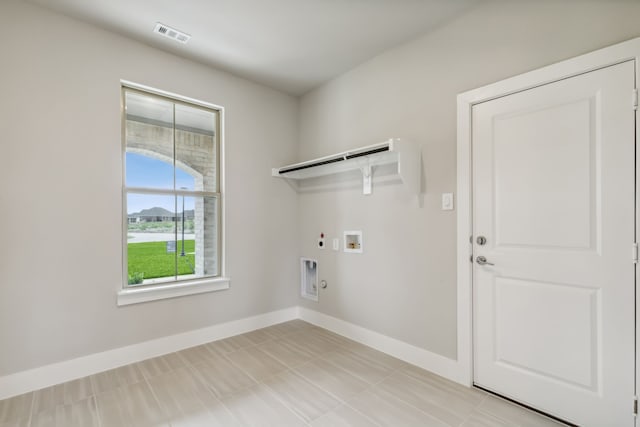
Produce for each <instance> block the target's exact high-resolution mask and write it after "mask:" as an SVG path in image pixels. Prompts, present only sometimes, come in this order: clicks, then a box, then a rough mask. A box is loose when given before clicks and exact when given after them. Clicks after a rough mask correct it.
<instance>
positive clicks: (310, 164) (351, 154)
mask: <svg viewBox="0 0 640 427" xmlns="http://www.w3.org/2000/svg"><path fill="white" fill-rule="evenodd" d="M384 151H389V145H385V146H384V147H379V148H372V149H368V150H366V151H361V152H355V153H354V152H347V153H346V154H336V155H333V156H330V158H328V159H326V160H325V158H324V157H323V158H321V159H317V160H309V161H307V162H303V163H297V164H295V165H291V166H285V167H283V168H280V169H278V174H280V175H282V174H286V173H289V172H295V171H299V170H302V169H308V168H313V167H317V166H324V165H328V164H330V163H337V162H342V161H345V160H349V159H355V158H357V157H363V156H368V155H371V154H375V153H382V152H384Z"/></svg>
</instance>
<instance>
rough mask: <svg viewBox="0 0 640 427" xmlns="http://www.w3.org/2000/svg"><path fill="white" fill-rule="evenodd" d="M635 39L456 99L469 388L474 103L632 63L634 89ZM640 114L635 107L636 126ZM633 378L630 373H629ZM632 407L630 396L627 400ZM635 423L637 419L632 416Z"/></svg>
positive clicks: (639, 327) (461, 307)
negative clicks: (628, 62) (623, 63)
mask: <svg viewBox="0 0 640 427" xmlns="http://www.w3.org/2000/svg"><path fill="white" fill-rule="evenodd" d="M639 60H640V37H639V38H635V39H632V40H629V41H626V42H622V43H619V44H616V45H613V46H610V47H607V48H603V49H599V50H597V51H594V52H591V53H587V54H584V55H581V56H578V57H575V58H572V59H568V60H565V61H562V62H559V63H556V64H553V65H549V66H547V67H544V68H540V69H538V70H535V71H531V72H528V73H525V74H521V75H518V76H515V77H511V78H508V79H506V80H502V81H499V82H496V83H493V84H490V85H487V86H483V87H480V88H478V89H473V90H470V91H467V92H464V93H461V94H459V95H458V98H457V104H458V113H457V115H458V116H457V206H458V212H457V274H458V278H457V346H458V347H457V348H458V354H457V364H458V368H459V372H458V374H459V375H457V377H458V381H459V382H461V383H463V384H465V385H467V386H472V385H473V315H472V313H473V292H472V280H473V276H472V267H473V265H472V263H471V262H470V257H471V255H472V244H471V241H470V236H472V235H473V229H472V218H473V217H472V197H473V191H472V189H473V182H472V148H471V135H472V129H471V123H472V121H471V118H472V108H473V106H474V105H477V104H480V103H482V102H486V101H490V100H493V99H496V98H500V97H503V96H507V95H511V94H514V93H517V92H522V91H525V90H529V89H533V88H535V87H538V86H542V85H545V84H549V83H552V82H555V81H558V80H562V79H566V78H570V77H573V76H576V75H580V74H584V73H587V72H590V71H594V70H597V69H601V68H604V67H608V66H611V65H615V64H619V63H622V62H627V61H634V64H635V85H636V88H637V87H638V82H639V81H640V73H639V68H640V67H639V66H638V65H639V64H640V62H639ZM632 95H633V94H632V93H630V94H629V108H633V104H632V103H633V96H632ZM638 114H639V112H638V110H637V109H636V112H635V115H636V123H638V118H639V115H638ZM635 131H636V134H635V138H636V141H640V126H636V129H635ZM638 157H639V156H638V150H636V165H638V164H639V162H638ZM639 175H640V174H638V171H637V169H636V177H635V179H636V200H635V206H636V217H635V224H636V225H635V233H636V236H635V241H636V242H639V241H640V233H639V230H638V228H639V227H638V224H640V222H639V215H638V211H639V209H638V195H637V193H638V189H640V180H639V179H638V176H639ZM629 262H630V263H632V258H631V248H629ZM639 272H640V266H639V265H638V264H636V278H637V277H638V273H639ZM635 303H636V307H640V297H639V295H638V293H637V292H636V301H635ZM635 321H636V337H635V340H636V341H635V342H636V367H640V357H639V356H640V355H639V354H638V353H639V352H638V343H639V342H640V322H639V319H638V316H637V315H636V320H635ZM638 371H640V370H639V369H637V368H636V372H635V373H634V374H635V389H636V394H638V386H639V385H640V372H638ZM632 375H633V374H632ZM629 399H630V402H629V404H630V405H631V404H632V399H633V396H629ZM636 425H639V424H638V420H637V418H636Z"/></svg>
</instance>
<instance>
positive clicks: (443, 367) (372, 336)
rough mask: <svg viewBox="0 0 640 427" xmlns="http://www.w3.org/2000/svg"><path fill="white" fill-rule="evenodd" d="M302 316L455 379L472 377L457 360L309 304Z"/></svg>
mask: <svg viewBox="0 0 640 427" xmlns="http://www.w3.org/2000/svg"><path fill="white" fill-rule="evenodd" d="M299 315H300V319H302V320H304V321H306V322H309V323H312V324H314V325H316V326H320V327H322V328H324V329H328V330H330V331H332V332H335V333H336V334H339V335H342V336H345V337H347V338H349V339H352V340H354V341H357V342H359V343H361V344H364V345H367V346H369V347H372V348H375V349H376V350H379V351H382V352H383V353H387V354H389V355H391V356H393V357H396V358H398V359H400V360H404V361H405V362H407V363H411V364H412V365H416V366H419V367H421V368H423V369H426V370H427V371H431V372H433V373H434V374H437V375H440V376H442V377H444V378H447V379H449V380H451V381H455V382H457V383H460V384H463V385H465V386H469V385H470V384H469V380H468V378H467V377H466V376H465V375H464V372H463V371H462V370H461V369H460V364H459V362H458V361H457V360H454V359H449V358H448V357H444V356H441V355H439V354H436V353H433V352H430V351H428V350H425V349H423V348H420V347H416V346H414V345H411V344H408V343H406V342H403V341H400V340H397V339H395V338H391V337H388V336H386V335H383V334H380V333H378V332H374V331H372V330H370V329H366V328H363V327H361V326H358V325H354V324H353V323H349V322H346V321H344V320H341V319H338V318H336V317H332V316H329V315H326V314H323V313H319V312H317V311H314V310H310V309H308V308H305V307H299Z"/></svg>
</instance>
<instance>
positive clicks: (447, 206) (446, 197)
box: [442, 193, 453, 211]
mask: <svg viewBox="0 0 640 427" xmlns="http://www.w3.org/2000/svg"><path fill="white" fill-rule="evenodd" d="M442 210H443V211H452V210H453V193H442Z"/></svg>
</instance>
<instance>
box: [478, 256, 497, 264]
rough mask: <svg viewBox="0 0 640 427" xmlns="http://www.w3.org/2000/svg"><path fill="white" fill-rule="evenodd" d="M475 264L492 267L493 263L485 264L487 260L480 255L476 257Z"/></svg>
mask: <svg viewBox="0 0 640 427" xmlns="http://www.w3.org/2000/svg"><path fill="white" fill-rule="evenodd" d="M476 262H477V263H478V264H480V265H494V264H493V263H490V262H487V259H486V258H485V257H483V256H482V255H480V256H477V257H476Z"/></svg>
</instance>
